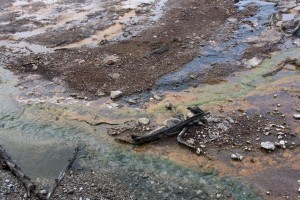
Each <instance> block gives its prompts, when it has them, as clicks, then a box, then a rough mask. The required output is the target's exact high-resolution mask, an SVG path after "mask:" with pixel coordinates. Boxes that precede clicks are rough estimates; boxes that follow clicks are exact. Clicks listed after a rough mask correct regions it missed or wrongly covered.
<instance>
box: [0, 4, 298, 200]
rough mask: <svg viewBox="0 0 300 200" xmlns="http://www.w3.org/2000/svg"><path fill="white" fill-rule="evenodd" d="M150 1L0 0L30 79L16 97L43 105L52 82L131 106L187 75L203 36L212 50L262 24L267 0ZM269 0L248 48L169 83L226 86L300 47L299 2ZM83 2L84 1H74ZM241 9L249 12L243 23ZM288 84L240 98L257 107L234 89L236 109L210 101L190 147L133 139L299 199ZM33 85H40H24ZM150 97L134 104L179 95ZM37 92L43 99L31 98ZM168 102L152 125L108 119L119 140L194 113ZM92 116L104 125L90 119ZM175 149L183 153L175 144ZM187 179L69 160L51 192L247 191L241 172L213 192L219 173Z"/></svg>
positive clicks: (6, 45)
mask: <svg viewBox="0 0 300 200" xmlns="http://www.w3.org/2000/svg"><path fill="white" fill-rule="evenodd" d="M145 2H146V3H140V4H137V5H135V4H134V3H132V4H131V3H128V2H127V1H103V2H102V4H101V6H97V4H95V1H85V0H80V1H72V2H71V1H67V0H64V1H59V2H58V3H57V4H51V3H49V2H48V1H45V2H42V1H34V3H32V2H30V3H28V2H27V1H26V2H23V1H16V2H10V1H5V0H0V3H1V7H0V9H1V10H3V13H2V14H1V15H0V34H1V36H0V39H1V41H0V46H1V48H0V53H1V55H2V56H1V62H2V63H3V65H5V67H6V68H7V69H10V70H11V71H13V72H14V73H16V74H18V75H19V76H20V77H21V80H22V81H21V83H19V84H18V85H17V87H18V88H19V89H20V90H22V91H24V94H21V96H22V95H23V96H24V98H23V97H21V98H20V97H18V98H19V100H20V99H21V102H23V103H26V104H31V103H32V102H34V101H39V103H41V102H42V103H43V102H44V100H40V99H39V100H37V98H38V97H40V96H43V95H45V93H46V94H47V95H48V93H49V91H48V89H49V88H51V89H52V90H53V94H51V95H57V94H61V93H62V94H64V95H65V96H64V97H59V98H56V99H54V101H55V103H59V102H61V101H65V100H66V99H68V100H70V99H71V100H70V101H74V99H81V100H83V101H86V100H95V99H99V98H103V97H104V98H106V97H107V96H110V98H111V99H113V100H114V101H111V102H110V103H109V104H108V105H109V106H110V107H109V108H110V109H111V108H118V109H119V108H120V109H122V107H123V106H124V105H123V104H126V105H127V103H129V104H130V106H135V105H136V104H137V102H139V101H141V100H140V99H135V98H132V96H130V95H132V94H137V93H138V94H139V93H142V92H146V91H151V90H155V89H157V88H159V87H160V85H159V84H158V83H157V80H158V79H160V78H161V77H163V76H164V75H166V74H169V73H171V72H174V71H176V70H177V71H178V72H179V73H180V69H182V68H183V66H184V65H185V64H186V63H189V62H190V61H192V60H193V59H194V58H195V57H201V56H206V55H207V52H206V51H207V48H205V47H206V46H212V47H213V50H215V51H218V50H220V49H218V48H220V46H218V44H222V43H225V42H226V41H229V40H230V39H231V38H232V37H233V36H232V35H233V34H234V33H236V32H237V30H240V29H238V28H239V26H242V27H245V29H250V30H252V31H255V29H256V27H257V26H258V24H257V23H258V22H257V21H256V19H251V17H253V16H254V15H255V14H256V13H258V12H259V6H257V5H254V4H251V5H248V6H247V7H246V9H244V10H238V9H237V6H235V5H234V3H237V1H234V0H227V1H208V0H199V1H192V0H187V1H175V0H169V1H167V2H166V5H165V6H164V7H163V11H162V10H161V9H162V7H159V4H155V5H156V6H154V5H153V4H152V3H151V2H150V3H149V2H147V1H145ZM158 2H163V3H164V1H158ZM241 2H242V3H243V1H240V3H241ZM271 2H275V3H277V6H276V8H277V9H278V12H279V13H278V14H274V15H272V17H271V18H270V19H269V23H268V24H264V26H266V27H267V28H266V29H264V30H263V32H262V33H261V34H260V35H259V36H253V37H251V38H247V41H243V42H245V43H247V44H249V46H248V48H246V50H245V52H244V53H243V54H242V55H241V56H240V57H239V58H238V59H237V60H234V61H227V62H226V63H223V62H217V61H215V62H213V63H210V64H211V67H210V68H207V69H206V70H205V71H201V72H197V73H190V74H188V79H185V78H182V79H181V80H177V82H175V83H174V84H173V85H171V87H172V88H180V87H181V85H188V87H189V88H193V87H194V88H197V87H198V86H199V85H200V86H199V87H200V88H201V87H202V86H203V88H204V87H206V86H207V85H218V84H219V86H220V87H221V86H222V83H224V84H225V83H228V82H230V81H231V80H235V79H238V78H239V77H238V76H237V77H235V76H233V78H232V77H231V79H230V80H228V79H226V78H227V77H228V76H229V75H232V74H233V73H234V72H241V71H246V73H247V70H249V69H255V68H256V67H257V66H259V65H260V64H261V63H262V62H263V60H264V59H266V58H268V57H271V56H272V55H271V54H270V53H271V52H273V51H275V50H282V49H283V50H284V49H289V48H297V47H299V45H300V42H299V35H300V32H299V26H300V24H299V11H300V8H299V7H300V3H299V2H298V1H294V0H293V1H285V0H278V1H271ZM52 3H53V2H52ZM65 5H70V6H71V8H73V9H70V10H72V11H73V10H74V12H70V13H69V12H67V11H68V7H66V6H65ZM78 6H79V7H81V8H80V9H79V8H76V9H74V8H75V7H78ZM22 10H25V12H23V11H22ZM53 13H56V14H53ZM161 16H162V17H161ZM160 17H161V18H160ZM245 18H247V19H248V18H250V19H249V20H246V21H243V19H245ZM99 21H100V22H101V23H99ZM250 32H251V31H250ZM237 35H238V34H237ZM240 43H241V42H240V41H238V42H236V43H234V44H230V45H229V46H230V47H226V48H225V49H221V50H222V51H223V50H224V51H228V54H231V53H232V54H234V53H236V52H232V51H230V50H231V49H233V48H234V47H235V46H238V45H239V44H240ZM297 59H298V60H299V59H300V58H299V57H297V58H296V60H297ZM275 67H278V66H275ZM297 69H299V62H298V61H297V62H294V63H287V64H286V65H284V67H283V68H282V69H280V70H283V71H285V72H286V71H288V72H289V71H296V70H297ZM280 70H278V72H279V71H280ZM288 72H286V73H288ZM275 75H276V73H275V74H274V76H275ZM248 76H251V75H248ZM291 78H292V77H291ZM49 82H50V84H49ZM0 83H1V81H0ZM41 83H42V84H45V88H46V89H45V88H43V89H39V88H36V87H33V86H35V85H36V84H41ZM243 84H244V85H247V83H239V84H238V86H237V88H243V87H244V86H243ZM251 84H252V82H251ZM251 84H250V86H249V84H248V85H247V87H254V88H258V90H259V85H255V81H254V83H253V84H254V86H253V85H251ZM288 84H289V83H286V82H284V83H282V84H281V85H280V87H282V89H281V91H280V92H278V91H276V93H272V92H273V91H272V92H270V93H271V94H265V95H262V97H261V96H259V97H257V96H255V97H254V96H251V95H250V96H248V97H244V101H245V102H246V101H248V102H251V106H252V107H251V106H249V105H248V104H247V105H243V103H237V101H238V100H235V99H230V100H229V102H230V103H229V106H228V107H230V108H228V109H227V108H226V107H225V106H223V105H221V106H220V105H219V103H217V105H215V106H207V107H208V108H211V109H212V110H211V114H210V115H209V116H207V117H206V120H207V123H202V122H199V123H196V124H193V126H191V127H190V128H189V129H188V130H187V131H186V132H185V133H184V134H183V135H182V138H181V139H182V141H183V144H184V145H185V146H187V151H185V150H186V149H185V148H184V145H182V144H180V149H181V148H182V147H183V149H184V150H183V151H181V150H178V149H176V147H177V146H176V145H178V144H177V140H176V138H170V139H169V138H167V139H163V140H162V141H158V142H157V143H154V144H150V145H149V146H147V147H137V149H136V151H137V152H139V151H145V153H146V154H147V153H149V152H148V151H150V152H151V151H152V150H153V152H154V153H153V152H152V153H153V154H159V156H161V155H162V156H166V155H169V154H170V155H171V156H170V157H171V160H172V159H173V160H172V161H176V162H177V161H178V162H179V163H181V164H184V165H188V164H189V163H193V162H194V161H195V160H196V161H195V162H199V163H197V166H198V167H199V166H200V169H201V170H202V169H204V170H206V169H207V168H209V169H210V168H212V167H211V166H218V167H216V168H217V169H218V170H220V171H221V172H220V173H221V175H224V174H225V175H227V174H226V173H228V174H230V175H233V176H242V177H244V178H245V179H247V181H249V182H250V183H251V184H252V185H254V187H256V188H258V189H257V190H258V192H259V193H260V194H262V196H264V197H265V198H266V199H283V198H286V199H296V198H298V197H299V196H298V191H299V186H300V185H298V182H299V181H298V180H299V176H298V175H299V170H298V168H297V163H298V161H297V158H295V155H294V154H295V153H297V148H298V146H299V144H300V141H299V127H298V124H297V123H299V118H300V116H299V113H300V110H299V109H300V108H299V107H298V106H299V98H300V96H299V87H298V86H299V85H298V82H297V80H296V81H295V82H294V83H293V84H292V85H288ZM53 85H54V86H53ZM46 86H47V87H46ZM278 87H279V86H278ZM28 88H29V89H30V88H34V90H33V91H27V90H28ZM53 88H54V89H53ZM270 88H271V86H270ZM270 90H271V89H270ZM45 91H46V92H45ZM183 92H185V91H183ZM188 93H192V94H191V96H192V95H193V91H192V89H191V90H189V91H188V92H186V94H184V95H183V96H188V95H189V94H188ZM196 94H197V93H196ZM170 95H173V96H172V98H173V99H176V103H177V102H182V103H186V102H185V100H184V98H183V97H182V99H180V97H179V96H180V95H182V93H179V94H170ZM122 96H127V97H128V98H129V99H126V101H127V102H126V103H124V100H122V101H117V102H115V101H116V100H117V99H119V98H121V97H122ZM145 96H146V98H147V102H143V101H141V105H140V104H138V106H137V107H136V110H140V109H149V110H151V109H152V107H155V106H156V105H155V104H156V103H157V104H162V103H164V99H163V98H165V99H168V101H169V100H170V99H172V98H170V96H168V94H165V96H160V95H152V94H151V97H150V98H148V96H147V95H145ZM194 96H195V95H194ZM194 96H192V97H191V100H193V98H195V97H194ZM31 97H32V98H35V99H36V100H34V99H26V98H31ZM187 98H188V97H187ZM52 100H53V99H52ZM31 101H32V102H31ZM235 101H236V102H235ZM160 102H161V103H160ZM249 104H250V103H249ZM168 105H169V104H168ZM198 105H199V104H198ZM177 106H178V105H177ZM163 107H164V106H163ZM178 107H180V106H178ZM216 107H218V108H216ZM253 107H254V108H253ZM160 109H161V108H160ZM162 112H163V113H164V114H165V113H168V116H172V118H171V119H168V120H166V121H165V122H161V123H154V122H153V120H152V119H151V118H149V117H142V118H140V119H136V120H135V121H131V120H129V121H128V122H127V123H125V124H122V125H119V126H112V127H109V128H108V131H107V133H108V134H109V135H110V136H111V137H114V138H115V139H116V141H121V142H128V143H130V142H132V140H131V135H143V134H149V132H151V131H153V130H155V129H157V128H158V127H159V125H158V124H161V126H165V127H171V126H173V125H174V124H176V123H179V122H180V121H181V120H183V117H182V116H185V118H187V117H191V116H192V114H191V113H187V114H186V113H180V111H176V113H175V114H174V112H173V113H172V112H171V111H170V109H167V108H163V111H162ZM170 113H171V114H170ZM181 114H182V115H181ZM60 117H61V116H59V117H57V118H56V120H59V118H60ZM94 121H96V117H95V119H94ZM158 121H159V120H158ZM86 122H89V121H88V120H86ZM88 124H89V125H91V126H93V127H92V128H93V129H95V130H96V128H95V125H94V124H93V123H88ZM89 128H90V127H89ZM181 143H182V142H181ZM171 147H174V148H175V150H174V151H177V150H178V151H179V153H178V152H172V150H170V149H168V148H171ZM171 149H173V148H171ZM176 153H177V154H176ZM180 153H181V154H180ZM190 154H192V155H193V156H194V155H195V156H197V157H191V159H189V158H190V157H189V156H187V155H190ZM122 156H123V155H120V157H122ZM172 156H173V157H172ZM182 156H183V157H184V156H186V157H187V158H186V159H185V158H181V157H182ZM124 157H125V156H124ZM120 159H122V158H120ZM201 159H206V160H201ZM198 160H199V161H198ZM184 162H186V163H184ZM285 162H286V163H287V164H288V165H290V166H291V168H288V167H287V166H286V165H285ZM275 164H278V166H279V167H282V168H280V169H278V170H277V171H276V170H275V167H273V165H275ZM273 168H274V170H273V171H272V169H273ZM276 169H277V168H276ZM122 170H123V171H124V173H123V171H122ZM256 170H257V171H259V172H256ZM264 170H265V171H264ZM125 172H126V173H125ZM291 172H292V173H291ZM260 173H261V174H260ZM294 175H295V176H294ZM265 176H269V177H271V178H274V182H276V181H277V182H278V180H282V182H283V184H286V185H285V186H284V187H281V186H280V184H274V185H272V183H271V182H270V181H267V179H266V178H264V177H265ZM209 178H210V177H208V179H209ZM182 179H183V180H184V181H183V182H182V180H181V178H180V180H177V178H175V177H171V178H169V177H168V178H167V176H166V175H161V174H158V173H157V174H156V173H153V174H152V173H145V172H144V171H141V172H140V171H130V170H128V169H127V168H124V169H119V171H115V172H111V171H110V172H109V173H108V172H103V171H97V170H95V171H92V172H91V171H90V170H75V169H73V170H72V171H71V172H70V173H68V174H67V176H66V178H65V179H64V181H63V183H62V184H61V185H60V186H59V187H58V189H57V190H56V192H55V194H54V196H53V199H80V200H88V199H151V198H154V199H232V198H238V197H236V196H234V195H235V194H238V193H239V189H236V188H238V186H236V185H234V184H235V183H234V182H230V184H229V186H232V187H229V188H235V190H230V189H229V188H228V187H226V186H224V188H223V187H221V186H220V187H219V186H218V187H217V189H216V190H212V189H211V187H214V186H211V185H210V184H208V183H207V182H209V183H210V181H211V182H212V180H207V179H205V181H207V182H205V181H203V180H202V179H201V181H203V182H201V183H198V184H194V183H190V182H188V181H187V182H185V179H184V178H182ZM272 180H273V179H272ZM297 181H298V182H297ZM0 185H1V188H0V197H1V199H25V197H26V195H25V190H24V188H23V187H22V185H21V183H20V182H18V180H17V179H16V178H15V177H14V176H12V175H11V174H10V172H9V171H5V170H0ZM199 187H201V190H200V189H199ZM202 188H203V189H202ZM48 189H49V186H48V187H45V186H39V188H38V190H37V191H39V193H40V194H44V193H46V192H47V191H48ZM240 190H241V191H242V189H240ZM256 197H257V196H256V194H253V193H251V192H250V193H249V194H248V193H247V195H246V193H245V196H243V198H245V199H256ZM31 199H35V197H31ZM257 199H259V198H257Z"/></svg>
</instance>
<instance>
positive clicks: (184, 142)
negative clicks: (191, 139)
mask: <svg viewBox="0 0 300 200" xmlns="http://www.w3.org/2000/svg"><path fill="white" fill-rule="evenodd" d="M187 130H188V127H184V128H183V129H182V131H181V132H180V133H179V134H178V136H177V141H178V142H179V143H180V144H183V145H185V146H187V147H189V148H192V149H196V147H195V145H192V144H189V143H188V142H186V141H185V140H184V139H183V136H184V135H185V133H186V131H187Z"/></svg>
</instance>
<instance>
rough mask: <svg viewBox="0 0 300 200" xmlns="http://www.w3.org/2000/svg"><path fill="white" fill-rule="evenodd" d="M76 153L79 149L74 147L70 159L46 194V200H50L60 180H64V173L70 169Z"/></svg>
mask: <svg viewBox="0 0 300 200" xmlns="http://www.w3.org/2000/svg"><path fill="white" fill-rule="evenodd" d="M78 152H79V147H76V148H75V150H74V153H73V155H72V157H71V158H70V159H69V160H68V162H67V163H66V165H65V167H64V168H63V170H62V171H61V172H60V173H59V175H58V177H57V179H55V183H54V185H53V186H52V188H51V190H50V191H49V193H48V194H47V197H46V199H47V200H49V199H51V197H52V195H53V194H54V192H55V190H56V188H57V187H58V186H59V184H60V183H61V182H62V180H63V179H64V177H65V175H66V173H67V172H68V171H69V170H70V169H71V167H72V165H73V163H74V161H75V160H76V158H77V155H78Z"/></svg>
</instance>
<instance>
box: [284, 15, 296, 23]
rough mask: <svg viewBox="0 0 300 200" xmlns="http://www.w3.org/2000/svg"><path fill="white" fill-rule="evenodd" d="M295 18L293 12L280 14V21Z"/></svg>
mask: <svg viewBox="0 0 300 200" xmlns="http://www.w3.org/2000/svg"><path fill="white" fill-rule="evenodd" d="M294 19H295V15H294V14H282V21H285V22H286V21H292V20H294Z"/></svg>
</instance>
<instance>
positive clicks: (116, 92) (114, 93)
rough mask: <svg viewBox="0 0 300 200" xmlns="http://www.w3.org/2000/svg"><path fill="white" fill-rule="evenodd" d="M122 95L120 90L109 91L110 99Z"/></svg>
mask: <svg viewBox="0 0 300 200" xmlns="http://www.w3.org/2000/svg"><path fill="white" fill-rule="evenodd" d="M122 95H123V92H122V91H120V90H117V91H111V92H110V98H111V99H117V98H119V97H121V96H122Z"/></svg>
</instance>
